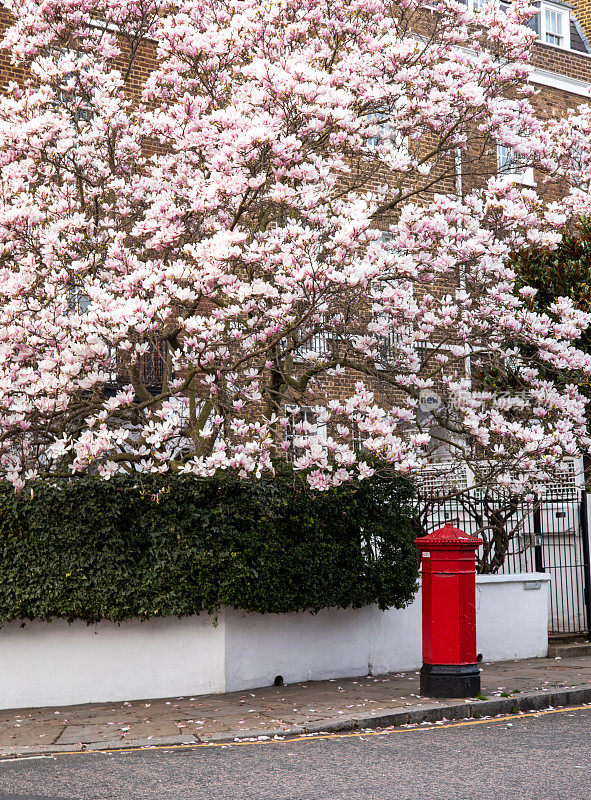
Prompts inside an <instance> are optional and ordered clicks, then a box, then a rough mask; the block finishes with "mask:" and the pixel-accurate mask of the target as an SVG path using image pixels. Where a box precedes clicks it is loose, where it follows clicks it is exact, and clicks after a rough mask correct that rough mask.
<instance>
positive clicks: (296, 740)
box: [0, 705, 591, 763]
mask: <svg viewBox="0 0 591 800" xmlns="http://www.w3.org/2000/svg"><path fill="white" fill-rule="evenodd" d="M567 711H591V706H590V705H584V706H567V707H564V708H546V709H542V710H540V711H526V712H524V713H523V714H507V715H506V716H502V717H489V718H488V719H467V720H462V721H460V722H446V723H444V724H443V725H436V724H435V723H429V725H423V726H421V727H419V725H417V726H416V727H392V728H384V729H382V730H379V731H374V730H370V731H355V733H322V734H315V733H309V734H300V735H299V736H297V737H293V738H285V739H263V740H260V739H257V740H255V741H248V740H246V739H240V740H239V741H237V742H235V741H228V742H195V743H194V744H191V743H187V744H169V745H166V744H156V745H147V746H144V747H125V748H117V749H115V750H68V751H65V752H64V751H56V752H53V753H43V754H42V755H38V754H31V755H25V754H19V755H14V756H6V757H4V758H0V763H6V762H7V761H23V760H26V759H39V758H56V757H58V756H100V755H116V754H118V753H145V752H150V751H151V752H153V751H154V750H195V749H196V748H198V747H241V746H242V747H243V746H245V745H255V744H258V745H261V744H262V745H268V744H300V743H302V742H318V741H321V740H328V739H359V738H366V737H368V736H384V735H390V734H393V733H417V731H419V732H421V733H423V732H427V731H442V730H447V729H448V728H464V727H467V726H468V725H485V724H489V723H496V722H506V721H507V720H513V719H516V720H520V719H528V718H530V717H540V716H543V715H546V714H565V713H566V712H567ZM419 724H420V723H419ZM260 735H261V736H264V735H265V734H264V733H261V734H260Z"/></svg>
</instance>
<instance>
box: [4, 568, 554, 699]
mask: <svg viewBox="0 0 591 800" xmlns="http://www.w3.org/2000/svg"><path fill="white" fill-rule="evenodd" d="M548 581H549V577H548V576H547V575H541V574H531V575H499V576H478V577H477V589H476V605H477V640H478V652H480V653H482V656H483V661H484V662H486V661H500V660H505V659H513V658H527V657H535V656H543V655H546V652H547V646H548V635H547V614H548V610H547V606H548V586H549V583H548ZM420 608H421V605H420V593H419V595H418V596H417V597H416V598H415V600H414V601H413V602H412V603H411V604H410V605H409V606H407V608H405V609H402V610H397V609H388V610H386V611H380V610H379V609H378V607H377V606H375V605H372V606H367V607H365V608H360V609H324V610H322V611H320V612H319V613H318V614H315V615H313V614H310V613H308V612H299V613H292V614H255V613H250V612H245V611H236V610H233V609H222V610H221V611H220V612H219V614H218V615H217V617H211V616H209V615H207V614H201V615H199V616H191V617H185V618H183V619H177V618H162V619H152V620H147V621H143V622H140V621H139V620H130V621H126V622H122V623H121V624H120V625H117V624H116V623H113V622H100V623H97V624H93V625H86V624H85V623H83V622H81V621H75V622H73V623H72V624H70V625H69V624H68V623H67V622H66V621H64V620H54V621H53V622H50V623H47V622H41V621H35V622H26V623H24V626H23V627H21V624H20V623H18V622H10V623H7V624H5V625H4V626H3V627H2V628H1V629H0V708H3V709H5V708H24V707H28V706H43V705H67V704H74V703H88V702H101V701H109V700H133V699H142V698H150V697H169V696H170V697H173V696H189V695H197V694H209V693H217V692H224V691H238V690H241V689H248V688H254V687H257V686H266V685H269V684H272V683H273V680H274V679H275V677H276V676H277V675H281V676H282V677H283V679H284V681H285V682H286V683H290V682H294V681H302V680H320V679H326V678H332V677H335V678H338V677H346V676H351V675H360V674H367V671H368V669H371V670H372V672H373V673H374V674H379V673H384V672H389V671H393V672H398V671H401V670H409V669H418V668H419V667H420V665H421V614H420Z"/></svg>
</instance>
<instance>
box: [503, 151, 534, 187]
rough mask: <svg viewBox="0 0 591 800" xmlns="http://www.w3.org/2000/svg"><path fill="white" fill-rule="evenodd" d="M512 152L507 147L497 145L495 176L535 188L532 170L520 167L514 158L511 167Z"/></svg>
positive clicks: (529, 167)
mask: <svg viewBox="0 0 591 800" xmlns="http://www.w3.org/2000/svg"><path fill="white" fill-rule="evenodd" d="M512 152H513V151H512V149H511V148H510V147H507V145H504V144H500V143H497V148H496V156H497V174H498V175H499V177H507V178H510V179H511V180H512V181H514V182H515V183H521V184H523V185H524V186H535V185H536V182H535V180H534V168H533V167H531V166H523V165H520V164H519V160H518V158H515V163H514V164H513V165H511V160H512V158H511V153H512Z"/></svg>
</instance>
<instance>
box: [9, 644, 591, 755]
mask: <svg viewBox="0 0 591 800" xmlns="http://www.w3.org/2000/svg"><path fill="white" fill-rule="evenodd" d="M481 677H482V695H483V697H486V698H487V700H473V701H469V702H466V701H465V700H463V699H455V700H453V699H451V700H445V701H438V700H433V699H430V698H425V697H421V696H420V694H419V674H418V672H417V671H416V670H413V671H410V672H399V673H391V674H389V675H378V676H373V675H363V676H356V677H355V676H354V677H351V678H339V679H335V680H328V681H307V682H305V683H299V684H292V685H288V686H281V687H275V686H269V687H263V688H261V689H253V690H251V691H247V692H234V693H231V694H224V695H204V696H187V697H175V698H167V699H157V700H153V699H152V700H151V699H146V700H133V701H122V702H117V703H86V704H84V705H78V706H64V707H59V708H55V707H54V708H35V709H15V710H11V711H0V755H5V756H10V755H18V754H19V753H23V754H24V753H35V752H39V753H46V752H50V751H51V749H52V747H53V748H54V749H55V751H56V752H59V751H61V750H65V749H71V750H78V749H92V750H97V749H99V750H100V749H105V750H106V749H116V748H117V749H118V748H125V747H152V746H165V745H166V744H171V745H172V744H182V743H184V742H191V743H197V742H199V741H201V742H207V741H211V742H217V741H232V740H233V739H235V738H256V737H259V736H269V737H271V738H272V737H273V736H283V735H286V736H289V735H298V734H302V733H304V732H307V733H319V732H320V731H339V730H350V729H352V728H364V727H371V728H376V727H388V726H390V725H400V724H420V723H421V722H429V721H431V722H434V721H436V720H441V719H443V718H445V719H460V718H462V717H467V716H474V715H479V716H489V715H492V714H496V713H510V712H511V711H516V710H523V709H535V708H540V709H541V708H547V707H548V706H549V705H568V704H577V703H580V702H591V656H569V657H568V658H551V659H548V658H540V659H531V660H526V661H507V662H502V663H498V664H483V665H482V673H481ZM575 687H576V688H575Z"/></svg>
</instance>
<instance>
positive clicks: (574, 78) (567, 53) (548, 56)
mask: <svg viewBox="0 0 591 800" xmlns="http://www.w3.org/2000/svg"><path fill="white" fill-rule="evenodd" d="M465 2H466V4H467V5H469V7H470V8H471V9H473V10H477V8H478V6H479V5H480V4H481V0H465ZM536 5H537V6H538V7H539V11H538V13H537V14H536V17H535V18H534V20H532V22H531V27H532V28H533V29H534V30H535V31H536V32H537V34H538V40H537V42H536V43H535V46H534V48H533V56H532V66H533V71H532V73H531V82H532V84H533V85H534V86H535V88H536V90H537V94H536V96H535V97H534V99H533V104H534V106H535V107H536V109H537V111H538V113H539V115H540V117H541V118H544V117H546V118H547V117H552V116H558V117H563V116H565V114H567V113H568V111H569V110H570V109H574V108H575V107H576V106H577V105H579V104H581V103H586V102H589V100H590V99H591V45H590V41H591V2H589V0H585V2H577V3H576V4H575V7H574V8H573V6H571V5H569V4H567V3H564V2H560V1H559V0H538V2H537V3H536ZM425 13H426V14H427V15H428V14H429V13H431V12H430V11H429V8H428V6H427V7H426V11H425ZM9 24H10V16H9V14H8V12H7V11H6V10H5V9H2V8H0V36H1V35H2V33H3V31H4V30H5V29H6V28H7V26H8V25H9ZM154 58H155V50H154V43H152V42H146V41H131V40H127V41H125V44H124V47H123V53H122V57H121V60H122V62H123V63H122V64H121V65H119V66H120V68H121V69H122V72H123V73H124V74H126V83H127V86H128V89H129V91H130V93H131V94H132V95H133V94H136V93H138V91H139V89H140V87H141V86H142V85H143V83H144V82H145V80H146V78H147V76H148V75H149V72H150V69H151V67H152V65H153V64H154ZM23 78H24V74H23V72H22V70H19V69H17V68H15V67H14V66H13V65H12V64H11V62H10V59H9V55H8V54H7V52H6V51H0V87H6V85H7V83H8V82H9V81H11V80H15V81H17V82H18V81H22V80H23ZM468 162H469V159H463V160H462V163H461V165H460V164H459V163H458V162H457V161H453V159H448V162H447V163H442V166H441V169H442V176H443V177H442V180H441V183H440V184H439V186H438V187H437V188H438V191H440V192H441V191H445V192H449V193H454V192H461V193H465V192H467V191H469V190H470V189H471V188H472V187H473V186H474V185H477V183H478V182H479V181H482V180H484V179H485V178H486V177H488V176H489V175H491V174H494V173H495V172H497V171H498V170H499V169H500V170H501V171H505V172H510V173H511V174H512V175H513V177H514V179H515V180H516V181H517V182H519V183H524V184H526V185H527V184H529V185H532V184H534V183H540V181H539V178H540V177H541V176H538V175H536V174H535V173H534V172H533V171H532V170H523V171H521V170H520V169H519V168H518V167H515V165H514V164H513V163H512V161H511V154H510V153H507V152H506V150H503V149H502V148H498V147H497V146H496V143H494V142H491V143H490V146H489V148H488V150H487V151H486V152H485V153H484V161H483V163H481V164H479V166H478V169H477V170H473V169H472V167H473V164H472V163H468ZM460 166H461V169H460V168H459V167H460ZM556 191H559V187H556V186H552V187H551V188H550V189H548V192H550V193H551V192H556ZM549 199H551V195H550V196H549ZM386 224H387V220H384V222H383V227H385V226H386ZM311 344H312V345H313V346H314V347H318V348H320V349H322V347H324V346H325V345H327V342H323V341H321V339H313V340H312V341H311ZM328 346H329V345H328ZM159 348H160V345H159V346H158V347H156V348H154V350H153V352H152V353H151V354H150V355H149V356H148V357H147V359H146V363H145V365H144V367H143V369H144V383H145V384H146V385H147V386H150V388H151V384H157V383H158V379H159V375H160V374H161V371H162V361H163V359H162V357H161V348H160V349H159ZM319 355H320V353H319ZM296 374H297V368H296ZM357 379H358V378H356V377H355V376H354V375H349V374H345V375H344V376H339V377H327V378H326V382H325V384H324V387H323V388H324V391H325V392H326V394H327V395H329V396H331V397H335V396H339V395H342V396H347V395H350V394H351V391H352V389H353V385H354V383H355V381H356V380H357ZM384 391H386V392H387V391H389V390H384V389H383V388H381V389H379V390H378V399H379V400H380V401H382V402H384V403H385V404H386V405H387V404H388V403H389V402H394V401H395V400H396V397H395V396H392V397H387V396H384ZM295 399H296V398H294V400H295ZM300 413H303V414H304V416H305V414H306V412H305V411H304V412H300Z"/></svg>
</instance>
